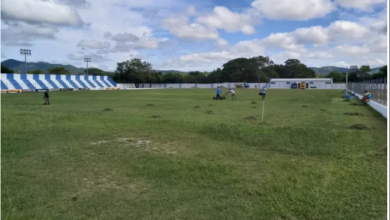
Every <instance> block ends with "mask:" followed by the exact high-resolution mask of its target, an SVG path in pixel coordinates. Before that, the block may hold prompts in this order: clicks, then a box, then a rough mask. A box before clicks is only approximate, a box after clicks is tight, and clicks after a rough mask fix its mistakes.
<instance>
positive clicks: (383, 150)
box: [375, 146, 387, 156]
mask: <svg viewBox="0 0 390 220" xmlns="http://www.w3.org/2000/svg"><path fill="white" fill-rule="evenodd" d="M375 156H387V146H386V147H384V148H382V149H381V150H379V151H378V153H376V154H375Z"/></svg>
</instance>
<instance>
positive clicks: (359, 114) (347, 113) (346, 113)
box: [344, 112, 364, 116]
mask: <svg viewBox="0 0 390 220" xmlns="http://www.w3.org/2000/svg"><path fill="white" fill-rule="evenodd" d="M344 115H356V116H363V115H364V114H362V113H359V112H345V113H344Z"/></svg>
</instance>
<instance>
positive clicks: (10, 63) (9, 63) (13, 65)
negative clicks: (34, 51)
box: [1, 59, 85, 75]
mask: <svg viewBox="0 0 390 220" xmlns="http://www.w3.org/2000/svg"><path fill="white" fill-rule="evenodd" d="M1 65H3V66H6V67H8V68H10V69H12V70H15V71H16V72H24V68H25V66H24V62H22V61H18V60H13V59H9V60H5V61H3V62H1ZM53 67H64V68H65V69H66V70H68V71H69V72H70V73H71V74H74V75H76V74H78V73H84V72H85V69H84V68H77V67H75V66H72V65H62V64H51V63H46V62H37V63H34V62H27V70H42V71H43V72H45V71H47V70H48V69H51V68H53Z"/></svg>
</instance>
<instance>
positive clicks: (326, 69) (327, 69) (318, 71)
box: [309, 66, 381, 75]
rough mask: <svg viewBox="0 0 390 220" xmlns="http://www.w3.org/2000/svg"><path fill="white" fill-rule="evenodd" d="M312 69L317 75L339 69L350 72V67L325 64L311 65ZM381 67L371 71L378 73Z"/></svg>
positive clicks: (339, 70)
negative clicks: (320, 65)
mask: <svg viewBox="0 0 390 220" xmlns="http://www.w3.org/2000/svg"><path fill="white" fill-rule="evenodd" d="M309 68H310V69H312V70H314V71H315V72H316V74H317V75H326V74H329V73H330V72H332V71H337V72H340V73H343V72H349V69H347V68H343V67H336V66H324V67H309ZM380 68H381V67H376V68H372V69H371V72H370V73H376V72H378V71H379V69H380Z"/></svg>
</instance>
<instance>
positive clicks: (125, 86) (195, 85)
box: [117, 82, 345, 89]
mask: <svg viewBox="0 0 390 220" xmlns="http://www.w3.org/2000/svg"><path fill="white" fill-rule="evenodd" d="M236 84H237V85H244V84H243V83H237V82H227V83H162V84H155V83H141V84H140V85H139V89H145V88H153V89H168V88H177V89H179V88H180V89H185V88H187V89H189V88H204V89H206V88H207V89H212V88H217V86H222V87H225V88H236V86H235V85H236ZM248 85H249V88H250V89H256V88H263V86H266V87H267V88H269V84H268V83H248ZM117 87H118V88H120V89H136V86H135V84H134V83H117ZM273 89H274V88H273ZM277 89H286V88H277ZM331 89H345V83H336V84H333V85H332V88H331Z"/></svg>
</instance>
